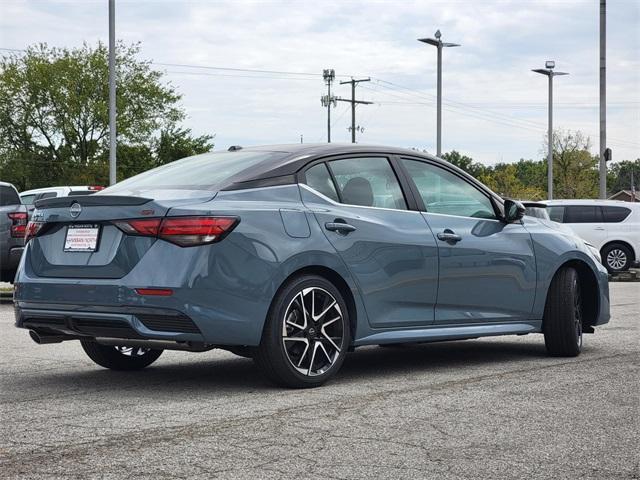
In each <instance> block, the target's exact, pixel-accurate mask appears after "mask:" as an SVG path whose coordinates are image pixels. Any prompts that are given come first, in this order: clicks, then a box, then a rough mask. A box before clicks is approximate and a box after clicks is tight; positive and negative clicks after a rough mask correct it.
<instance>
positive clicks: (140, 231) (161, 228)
mask: <svg viewBox="0 0 640 480" xmlns="http://www.w3.org/2000/svg"><path fill="white" fill-rule="evenodd" d="M239 222H240V219H239V218H238V217H168V218H164V219H161V218H143V219H135V220H120V221H117V222H114V223H115V224H116V226H117V227H118V228H120V229H121V230H122V231H124V232H125V233H128V234H130V235H142V236H147V237H158V238H161V239H163V240H166V241H168V242H171V243H175V244H176V245H179V246H181V247H191V246H195V245H205V244H207V243H214V242H218V241H220V240H222V239H223V238H224V237H225V236H226V235H227V234H228V233H229V232H231V231H232V230H233V229H234V228H235V226H236V225H237V224H238V223H239Z"/></svg>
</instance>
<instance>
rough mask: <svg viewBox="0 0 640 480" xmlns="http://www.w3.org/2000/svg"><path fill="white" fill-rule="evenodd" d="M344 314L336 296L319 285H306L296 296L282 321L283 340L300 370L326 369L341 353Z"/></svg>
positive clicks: (311, 373)
mask: <svg viewBox="0 0 640 480" xmlns="http://www.w3.org/2000/svg"><path fill="white" fill-rule="evenodd" d="M344 328H345V326H344V317H343V314H342V311H341V310H340V305H339V304H338V302H337V301H336V299H335V298H334V297H333V295H331V294H330V293H329V292H327V291H326V290H324V289H322V288H319V287H309V288H304V289H303V290H301V291H300V292H298V294H297V295H296V296H295V297H293V299H292V300H291V302H290V303H289V305H288V306H287V309H286V311H285V314H284V320H283V322H282V343H283V347H284V350H285V352H286V354H287V358H288V360H289V362H290V364H291V365H292V366H293V368H295V369H296V370H297V371H298V372H299V373H301V374H303V375H307V376H310V377H312V376H318V375H322V374H323V373H326V372H327V371H328V370H330V369H331V367H332V366H333V365H334V364H335V362H336V360H338V358H339V357H340V354H341V352H342V349H343V345H342V344H343V339H344V334H345V332H344Z"/></svg>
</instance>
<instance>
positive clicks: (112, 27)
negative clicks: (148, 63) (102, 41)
mask: <svg viewBox="0 0 640 480" xmlns="http://www.w3.org/2000/svg"><path fill="white" fill-rule="evenodd" d="M116 181H117V180H116V6H115V0H109V185H113V184H114V183H116Z"/></svg>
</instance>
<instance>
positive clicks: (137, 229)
mask: <svg viewBox="0 0 640 480" xmlns="http://www.w3.org/2000/svg"><path fill="white" fill-rule="evenodd" d="M161 222H162V219H161V218H142V219H139V220H123V221H118V222H115V224H116V226H117V227H118V228H119V229H120V230H122V231H124V232H125V233H128V234H129V235H142V236H147V237H157V236H158V231H159V229H160V223H161Z"/></svg>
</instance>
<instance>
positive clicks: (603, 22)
mask: <svg viewBox="0 0 640 480" xmlns="http://www.w3.org/2000/svg"><path fill="white" fill-rule="evenodd" d="M606 148H607V0H600V198H607V160H606V158H605V150H606Z"/></svg>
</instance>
